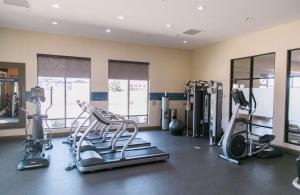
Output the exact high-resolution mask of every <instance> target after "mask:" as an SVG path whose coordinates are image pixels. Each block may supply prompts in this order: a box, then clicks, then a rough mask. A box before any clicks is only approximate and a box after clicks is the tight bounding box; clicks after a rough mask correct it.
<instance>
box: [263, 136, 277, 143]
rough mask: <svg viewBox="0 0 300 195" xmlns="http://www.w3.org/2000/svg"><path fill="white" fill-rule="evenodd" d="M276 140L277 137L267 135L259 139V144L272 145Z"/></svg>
mask: <svg viewBox="0 0 300 195" xmlns="http://www.w3.org/2000/svg"><path fill="white" fill-rule="evenodd" d="M274 139H275V135H270V134H266V135H264V136H261V137H260V138H259V142H261V143H270V142H271V141H273V140H274Z"/></svg>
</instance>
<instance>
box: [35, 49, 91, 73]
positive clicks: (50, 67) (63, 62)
mask: <svg viewBox="0 0 300 195" xmlns="http://www.w3.org/2000/svg"><path fill="white" fill-rule="evenodd" d="M37 64H38V76H43V77H69V78H90V77H91V59H90V58H80V57H69V56H56V55H46V54H38V55H37Z"/></svg>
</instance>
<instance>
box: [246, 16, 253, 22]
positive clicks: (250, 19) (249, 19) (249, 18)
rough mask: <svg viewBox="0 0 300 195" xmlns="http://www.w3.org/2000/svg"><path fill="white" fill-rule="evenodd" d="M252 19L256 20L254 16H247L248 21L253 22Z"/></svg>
mask: <svg viewBox="0 0 300 195" xmlns="http://www.w3.org/2000/svg"><path fill="white" fill-rule="evenodd" d="M252 21H254V18H253V17H252V16H250V17H247V18H246V22H252Z"/></svg>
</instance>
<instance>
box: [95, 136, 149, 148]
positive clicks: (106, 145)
mask: <svg viewBox="0 0 300 195" xmlns="http://www.w3.org/2000/svg"><path fill="white" fill-rule="evenodd" d="M127 141H128V139H124V140H119V141H117V144H116V147H117V148H122V147H123V146H124V145H125V144H126V143H127ZM93 145H94V146H95V147H96V149H105V148H110V141H108V142H98V143H94V144H93ZM139 146H150V142H147V141H145V140H142V139H140V138H136V139H134V140H133V141H132V142H131V144H130V145H129V147H139Z"/></svg>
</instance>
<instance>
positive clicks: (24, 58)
mask: <svg viewBox="0 0 300 195" xmlns="http://www.w3.org/2000/svg"><path fill="white" fill-rule="evenodd" d="M37 53H43V54H54V55H67V56H79V57H90V58H91V59H92V80H91V89H92V91H108V84H107V72H108V66H107V64H108V59H116V60H131V61H145V62H150V68H149V70H150V92H164V91H168V92H184V82H185V81H187V80H188V79H190V76H191V60H192V52H191V51H187V50H180V49H171V48H162V47H155V46H145V45H135V44H127V43H120V42H113V41H101V40H96V39H87V38H78V37H72V36H62V35H53V34H47V33H38V32H29V31H20V30H12V29H4V28H0V61H5V62H24V63H26V89H27V91H28V90H30V88H31V87H33V86H35V85H36V81H37V57H36V54H37ZM93 103H94V104H96V105H99V106H103V107H107V102H93ZM171 104H172V107H173V108H178V109H181V110H180V111H179V113H180V116H181V117H183V114H182V113H183V109H184V106H183V102H181V101H174V102H172V103H171ZM149 113H150V125H151V126H156V125H159V124H160V123H159V118H160V102H157V103H156V104H154V103H152V102H150V104H149ZM20 134H24V130H23V129H14V130H11V129H10V130H0V136H8V135H20Z"/></svg>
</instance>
